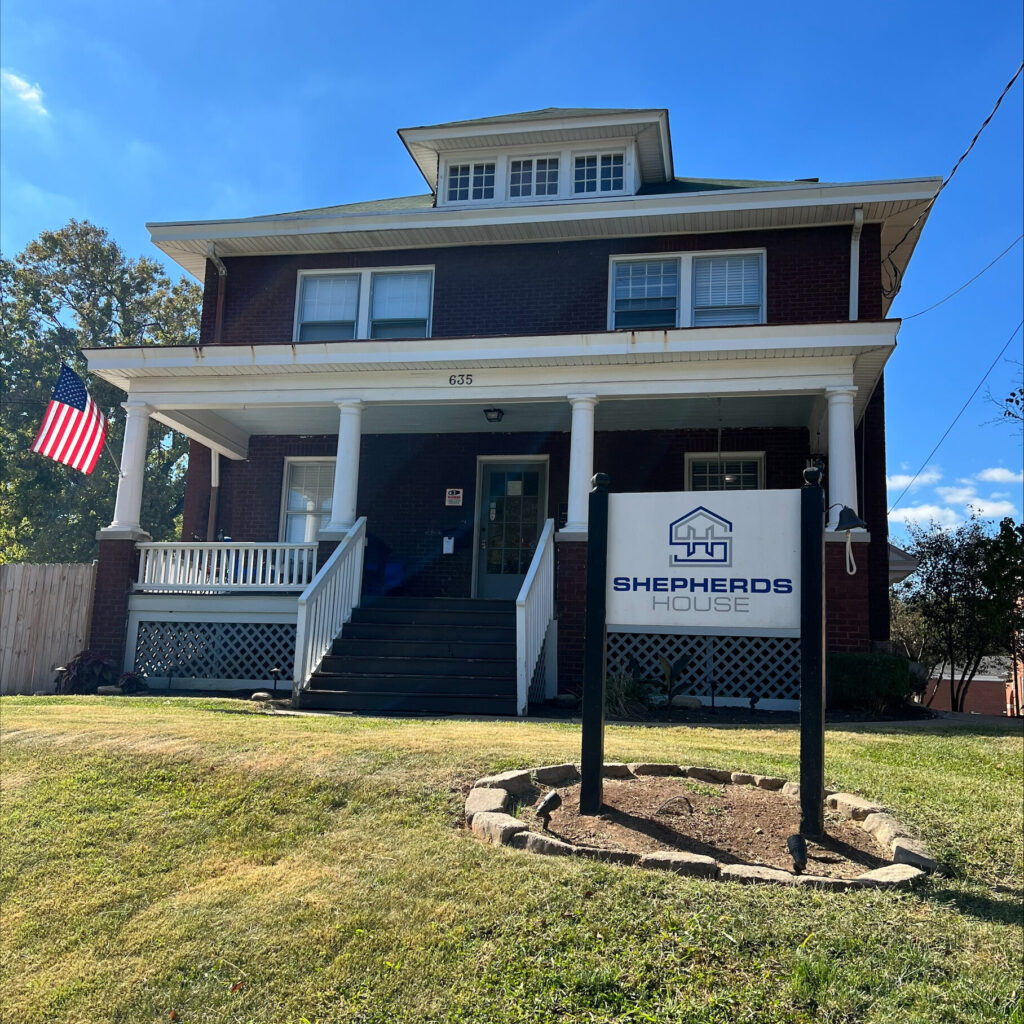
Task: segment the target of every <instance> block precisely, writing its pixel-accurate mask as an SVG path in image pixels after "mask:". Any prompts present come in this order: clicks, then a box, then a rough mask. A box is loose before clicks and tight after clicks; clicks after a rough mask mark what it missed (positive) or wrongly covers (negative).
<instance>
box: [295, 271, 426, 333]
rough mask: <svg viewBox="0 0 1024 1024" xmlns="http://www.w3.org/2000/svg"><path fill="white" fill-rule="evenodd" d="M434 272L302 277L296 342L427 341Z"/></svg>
mask: <svg viewBox="0 0 1024 1024" xmlns="http://www.w3.org/2000/svg"><path fill="white" fill-rule="evenodd" d="M433 290H434V271H433V268H431V267H401V268H397V269H395V270H390V269H389V270H384V269H360V270H349V271H339V272H337V273H331V272H324V271H312V270H311V271H301V272H300V273H299V289H298V295H297V298H296V302H295V333H294V335H293V337H294V339H295V340H296V341H349V340H351V339H353V338H427V337H429V336H430V316H431V308H432V305H433Z"/></svg>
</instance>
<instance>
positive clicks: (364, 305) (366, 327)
mask: <svg viewBox="0 0 1024 1024" xmlns="http://www.w3.org/2000/svg"><path fill="white" fill-rule="evenodd" d="M423 272H429V274H430V304H429V307H428V309H427V333H426V337H428V338H429V337H430V336H431V332H432V331H433V328H434V267H433V265H429V266H427V265H425V266H419V267H334V268H331V269H327V270H300V271H299V272H298V275H297V277H296V281H295V315H294V317H293V322H292V341H293V342H296V343H298V341H299V328H300V327H301V325H302V320H301V317H302V282H303V281H304V280H305V279H306V278H307V277H358V278H359V298H358V300H357V302H356V332H355V339H353V340H356V341H368V340H370V311H371V309H370V300H371V293H372V285H373V275H374V274H411V273H423ZM311 322H314V321H311ZM377 340H380V341H385V340H387V339H384V338H380V339H377ZM302 344H304V345H310V344H316V342H308V341H306V342H302Z"/></svg>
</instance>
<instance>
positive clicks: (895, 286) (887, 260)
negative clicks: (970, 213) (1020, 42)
mask: <svg viewBox="0 0 1024 1024" xmlns="http://www.w3.org/2000/svg"><path fill="white" fill-rule="evenodd" d="M1022 71H1024V61H1022V62H1021V65H1020V67H1019V68H1017V70H1016V71H1015V72H1014V74H1013V78H1011V79H1010V80H1009V81H1008V82H1007V83H1006V85H1005V87H1004V88H1003V91H1002V92H1001V93H1000V94H999V99H997V100H996V105H995V106H994V107H993V108H992V109H991V111H989V115H988V117H986V118H985V120H984V121H982V123H981V127H980V128H979V129H978V130H977V131H976V132H975V133H974V138H973V139H971V144H970V145H969V146H968V147H967V148H966V149H965V150H964V151H963V153H961V154H960V159H959V160H957V162H956V163H955V164H954V165H953V170H951V171H950V172H949V174H947V175H946V177H945V179H944V180H943V182H942V184H941V185H939V187H938V189H937V190H936V192H935V195H933V196H932V197H931V199H929V200H928V202H927V203H925V205H924V209H923V210H922V211H921V212H920V213H919V214H918V215H917V220H915V221H914V223H913V224H911V225H910V227H909V228H907V230H906V232H905V233H904V235H903V237H902V238H901V239H900V240H899V241H898V242H897V243H896V244H895V245H894V246H893V247H892V248H891V249H890V250H889V251H888V252H887V253H886V254H885V256H883V257H882V266H883V267H884V266H885V265H886V264H888V267H889V273H890V274H891V277H892V284H891V286H890V287H889V288H888V289H883V292H884V294H885V296H886V298H891V297H892V296H894V295H895V294H896V293H897V292H898V291H899V290H900V272H899V268H898V267H897V266H896V263H895V261H894V260H893V258H892V257H893V255H894V254H895V252H896V250H897V249H898V248H899V247H900V246H901V245H902V244H903V243H904V242H905V241H906V240H907V239H908V238H909V237H910V236H911V234H912V233H913V231H914V229H915V228H916V227H917V226H918V224H920V223H921V221H922V220H924V218H925V217H926V216H928V212H929V210H931V208H932V207H933V206H934V205H935V200H936V199H938V198H939V196H940V195H941V193H942V190H943V189H944V188H945V187H946V186H947V185H948V184H949V183H950V181H952V179H953V175H954V174H956V172H957V171H958V170H959V169H960V165H961V164H962V163H963V162H964V160H966V159H967V154H968V153H970V151H971V150H972V149H974V145H975V143H976V142H977V141H978V139H979V138H980V137H981V133H982V132H983V131H984V130H985V129H986V128H987V127H988V124H989V122H990V121H991V120H992V118H993V117H994V116H995V113H996V111H997V110H998V109H999V105H1000V104H1001V103H1002V102H1003V99H1004V97H1005V96H1006V94H1007V93H1008V92H1009V91H1010V89H1011V88H1012V87H1013V83H1014V82H1016V81H1017V79H1018V78H1019V77H1020V74H1021V72H1022Z"/></svg>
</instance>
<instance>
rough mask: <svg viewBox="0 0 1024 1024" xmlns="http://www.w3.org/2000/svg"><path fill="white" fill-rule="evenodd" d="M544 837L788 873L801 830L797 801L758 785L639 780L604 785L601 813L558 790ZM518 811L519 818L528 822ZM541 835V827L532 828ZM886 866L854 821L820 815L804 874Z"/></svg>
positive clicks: (851, 874)
mask: <svg viewBox="0 0 1024 1024" xmlns="http://www.w3.org/2000/svg"><path fill="white" fill-rule="evenodd" d="M558 792H559V795H560V796H561V797H562V806H561V807H560V808H559V809H558V810H557V811H555V813H554V814H553V815H552V816H551V823H550V827H549V829H548V834H549V835H552V836H555V837H556V838H558V839H562V840H564V841H565V842H567V843H573V844H575V845H587V846H600V847H602V848H604V849H608V850H628V851H631V852H634V853H653V852H655V851H657V850H686V851H688V852H690V853H701V854H704V855H706V856H709V857H714V858H715V859H716V860H718V861H720V862H721V863H723V864H765V865H767V866H769V867H774V868H782V869H783V870H786V871H792V870H793V861H792V859H791V858H790V856H789V851H788V849H787V847H786V839H787V838H788V837H789V836H791V835H793V834H794V833H795V832H797V831H798V830H799V827H800V805H799V801H797V800H794V799H792V798H790V797H785V796H783V795H782V794H781V793H777V792H776V793H773V792H769V791H767V790H764V789H758V788H757V787H756V786H732V785H728V786H715V785H711V784H708V783H704V782H696V781H694V780H692V779H677V778H661V777H657V776H641V777H640V778H637V779H635V780H624V781H618V780H614V779H606V780H605V782H604V808H603V810H602V812H601V814H600V815H596V816H590V815H581V814H580V813H579V798H580V787H579V786H578V785H576V786H569V787H566V788H564V789H559V790H558ZM528 815H529V812H528V811H527V810H526V809H525V808H523V810H522V811H521V812H520V817H521V818H523V820H528ZM536 827H537V828H538V830H539V828H540V824H539V822H538V823H537V826H536ZM888 863H890V858H888V857H887V856H885V853H884V851H883V850H881V849H880V848H879V846H878V844H877V843H875V841H874V840H873V839H872V837H871V836H870V835H869V834H868V833H867V832H865V831H864V830H863V829H862V828H861V827H860V825H858V824H857V823H856V822H853V821H850V820H849V819H847V818H843V817H840V816H839V815H837V814H835V813H834V812H832V811H829V810H827V809H826V811H825V837H824V838H823V839H822V841H821V842H820V843H808V861H807V868H806V873H807V874H813V875H827V876H829V877H832V878H855V877H856V876H857V875H861V874H863V873H864V872H865V871H870V870H873V869H874V868H878V867H882V866H884V865H886V864H888Z"/></svg>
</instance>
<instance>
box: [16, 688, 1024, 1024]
mask: <svg viewBox="0 0 1024 1024" xmlns="http://www.w3.org/2000/svg"><path fill="white" fill-rule="evenodd" d="M0 725H2V729H3V743H2V756H3V771H2V776H0V779H2V785H3V799H2V806H0V811H2V821H0V827H2V841H3V846H2V872H0V898H2V900H3V912H2V919H0V946H2V948H0V955H2V960H0V1020H3V1021H5V1022H11V1024H15V1022H16V1024H34V1022H40V1024H41V1022H44V1021H45V1022H47V1024H49V1022H71V1021H74V1022H89V1024H97V1022H103V1021H118V1022H125V1024H136V1022H148V1021H168V1020H179V1021H182V1022H185V1024H198V1022H214V1021H216V1022H221V1021H231V1022H240V1024H241V1022H266V1024H271V1022H272V1024H289V1022H290V1024H300V1022H314V1024H327V1022H331V1024H334V1022H346V1021H359V1022H371V1021H403V1022H404V1021H438V1022H440V1021H495V1022H508V1021H511V1022H517V1021H522V1022H527V1021H529V1022H543V1021H587V1022H592V1021H616V1022H627V1021H628V1022H641V1021H680V1022H683V1021H685V1022H694V1024H696V1022H703V1024H710V1022H724V1021H750V1022H757V1024H770V1022H774V1021H806V1022H811V1021H814V1022H819V1021H821V1022H837V1021H877V1022H886V1024H892V1022H904V1021H907V1022H910V1021H920V1022H927V1024H935V1022H941V1021H949V1022H958V1024H959V1022H970V1021H989V1020H992V1021H995V1020H1007V1019H1008V1018H1009V1019H1011V1020H1016V1021H1021V1012H1022V1003H1021V979H1020V968H1021V962H1022V957H1024V944H1022V927H1021V926H1022V920H1021V881H1022V852H1021V845H1022V838H1021V837H1022V829H1024V823H1022V784H1024V780H1022V740H1021V737H1020V735H1019V734H1017V735H1013V734H1006V733H999V732H988V731H985V730H982V729H978V730H972V731H963V730H957V731H952V730H931V731H922V730H920V729H915V728H909V727H908V728H906V729H899V728H887V729H884V730H883V729H881V728H871V727H864V728H853V727H843V728H841V729H834V730H831V731H830V732H829V735H828V740H827V744H828V745H827V757H828V761H827V767H828V770H827V774H828V781H829V783H830V784H831V785H835V786H837V787H842V788H844V789H852V790H854V791H856V792H859V793H862V794H864V795H866V796H869V797H874V798H878V799H881V800H883V801H884V802H885V803H886V804H888V805H889V806H890V807H892V808H893V810H894V811H895V812H896V814H897V815H898V816H899V817H901V818H902V819H903V820H904V821H905V822H907V823H908V824H910V825H912V826H914V827H915V828H917V829H918V830H919V831H920V833H921V835H922V836H923V837H924V838H925V839H927V840H928V841H929V842H930V843H931V845H932V847H933V849H934V850H935V851H937V852H938V853H939V854H940V855H941V857H942V858H943V859H944V860H945V861H947V862H948V863H951V864H953V865H954V866H955V867H956V869H957V875H956V877H955V878H953V879H929V880H928V881H926V882H925V883H924V884H922V885H921V886H920V887H919V888H918V889H916V890H914V891H912V892H905V893H893V892H879V891H862V892H853V893H846V894H842V893H824V892H816V891H808V890H802V889H798V890H792V891H790V890H788V889H777V888H770V887H759V886H758V887H742V886H737V885H733V884H729V883H714V882H705V881H699V880H688V879H683V878H678V877H675V876H671V875H666V874H661V873H654V872H644V871H641V870H639V869H636V868H619V867H612V866H606V865H600V864H595V863H593V862H588V861H576V860H565V859H561V858H557V859H544V858H540V857H536V856H532V855H528V854H523V853H519V852H516V851H512V850H508V849H498V848H493V847H487V846H484V845H482V844H480V843H479V842H478V841H477V840H476V839H475V838H473V837H472V836H471V835H470V834H469V833H467V832H466V831H465V830H464V829H463V828H461V827H460V809H461V803H462V793H463V790H464V788H465V787H466V785H467V784H468V783H469V782H471V781H472V780H473V779H474V778H476V777H478V776H480V775H483V774H485V773H489V772H493V771H498V770H501V769H504V768H509V767H515V766H527V765H534V764H544V763H549V762H553V761H560V760H565V759H575V758H576V757H577V756H578V748H579V730H578V726H573V725H569V724H563V723H548V722H514V721H504V722H492V721H487V722H473V721H426V720H404V721H400V720H384V719H364V718H334V717H283V716H274V715H270V714H267V713H265V712H263V711H262V710H259V709H257V708H255V707H253V706H251V705H247V704H244V703H241V702H235V701H222V700H182V699H176V700H163V699H159V698H146V699H132V700H117V699H113V700H112V699H96V698H53V699H45V700H41V699H32V698H5V699H4V700H3V701H2V702H0ZM797 749H798V734H797V730H796V728H795V727H787V728H784V729H742V730H741V729H728V730H727V729H707V728H692V729H691V728H686V727H673V728H655V727H651V728H644V727H629V726H610V727H609V728H608V735H607V755H608V757H609V759H621V760H627V761H632V760H672V761H679V762H683V763H690V764H694V763H697V764H700V763H703V764H708V765H712V766H719V767H729V768H737V769H743V770H747V771H753V772H760V773H771V774H782V775H787V776H789V777H796V775H797V760H796V754H797Z"/></svg>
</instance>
